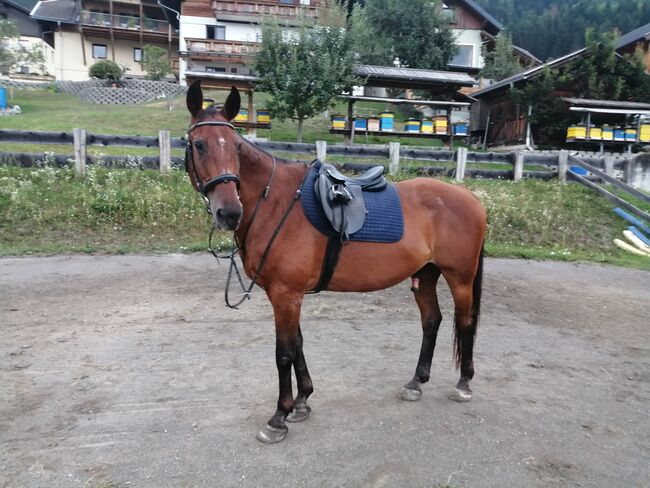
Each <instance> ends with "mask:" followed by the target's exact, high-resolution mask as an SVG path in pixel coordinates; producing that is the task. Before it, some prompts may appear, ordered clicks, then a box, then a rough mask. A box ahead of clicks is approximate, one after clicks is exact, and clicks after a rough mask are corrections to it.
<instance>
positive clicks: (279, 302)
mask: <svg viewBox="0 0 650 488" xmlns="http://www.w3.org/2000/svg"><path fill="white" fill-rule="evenodd" d="M267 295H268V297H269V300H270V301H271V305H273V314H274V316H275V341H276V342H275V362H276V365H277V368H278V380H279V385H280V393H279V396H278V407H277V410H276V411H275V414H274V415H273V417H271V419H270V420H269V421H268V423H267V424H266V425H265V426H264V428H262V430H261V431H260V432H259V433H258V434H257V438H258V439H259V440H260V441H262V442H265V443H275V442H280V441H281V440H283V439H284V438H285V437H286V436H287V434H288V433H289V429H288V427H287V425H286V419H287V415H289V414H290V413H291V411H292V410H293V408H294V400H293V392H292V387H291V366H292V365H294V364H296V377H297V379H298V389H299V395H298V398H297V399H296V400H297V401H298V404H299V405H300V406H301V407H302V406H304V407H305V408H306V405H307V404H306V400H307V396H309V394H310V393H311V391H309V390H310V389H311V379H310V378H309V373H308V372H307V366H306V364H305V359H304V356H303V354H302V336H301V334H300V307H301V305H302V299H303V294H302V293H295V292H289V291H287V290H286V289H274V288H269V289H268V290H267ZM303 372H304V374H303ZM301 376H302V380H303V381H302V382H301ZM307 380H308V381H307ZM301 383H302V384H301ZM304 387H308V388H307V389H306V390H304V391H301V390H303V388H304ZM307 415H308V413H307ZM305 418H306V416H305ZM303 420H304V419H303Z"/></svg>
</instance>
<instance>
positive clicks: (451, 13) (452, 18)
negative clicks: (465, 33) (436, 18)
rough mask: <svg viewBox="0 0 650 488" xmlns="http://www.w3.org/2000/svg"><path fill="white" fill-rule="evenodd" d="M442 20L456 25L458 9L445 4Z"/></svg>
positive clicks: (443, 5)
mask: <svg viewBox="0 0 650 488" xmlns="http://www.w3.org/2000/svg"><path fill="white" fill-rule="evenodd" d="M442 18H443V19H444V21H445V22H447V23H448V24H455V23H456V9H455V8H454V7H450V6H449V5H447V4H446V3H443V4H442Z"/></svg>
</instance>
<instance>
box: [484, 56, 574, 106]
mask: <svg viewBox="0 0 650 488" xmlns="http://www.w3.org/2000/svg"><path fill="white" fill-rule="evenodd" d="M585 52H587V48H584V47H583V48H582V49H578V50H577V51H573V52H572V53H569V54H565V55H564V56H562V57H559V58H557V59H554V60H553V61H550V62H548V63H545V64H542V65H541V66H535V67H534V68H531V69H528V70H526V71H523V72H521V73H517V74H516V75H513V76H511V77H509V78H506V79H505V80H501V81H498V82H496V83H494V84H492V85H490V86H488V87H486V88H483V89H482V90H479V91H477V92H474V93H472V97H474V98H477V97H481V96H483V95H485V94H487V93H490V92H493V91H496V90H499V89H500V88H503V87H506V86H512V85H514V84H515V83H518V82H520V81H522V80H527V79H528V78H531V77H533V76H535V75H537V74H539V73H541V72H542V71H543V70H544V68H546V67H549V68H559V67H560V66H563V65H565V64H567V63H569V62H570V61H573V60H574V59H575V58H577V57H580V56H582V55H583V54H584V53H585Z"/></svg>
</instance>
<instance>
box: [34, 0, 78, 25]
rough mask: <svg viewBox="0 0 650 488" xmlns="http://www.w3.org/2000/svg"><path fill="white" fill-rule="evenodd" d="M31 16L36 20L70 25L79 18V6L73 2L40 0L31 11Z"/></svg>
mask: <svg viewBox="0 0 650 488" xmlns="http://www.w3.org/2000/svg"><path fill="white" fill-rule="evenodd" d="M31 16H32V17H33V18H35V19H38V20H51V21H55V22H63V23H67V24H72V23H76V22H77V19H78V18H79V4H78V2H76V1H75V0H41V1H40V2H38V3H37V4H36V6H35V7H34V9H33V10H32V13H31Z"/></svg>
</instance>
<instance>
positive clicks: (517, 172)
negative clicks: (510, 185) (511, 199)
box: [513, 149, 524, 181]
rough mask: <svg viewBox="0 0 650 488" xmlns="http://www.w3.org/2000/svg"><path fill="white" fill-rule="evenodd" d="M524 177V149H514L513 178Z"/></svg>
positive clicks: (519, 178)
mask: <svg viewBox="0 0 650 488" xmlns="http://www.w3.org/2000/svg"><path fill="white" fill-rule="evenodd" d="M523 177H524V151H522V150H521V149H519V150H517V151H515V167H514V170H513V179H514V180H515V181H519V180H521V179H522V178H523Z"/></svg>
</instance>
